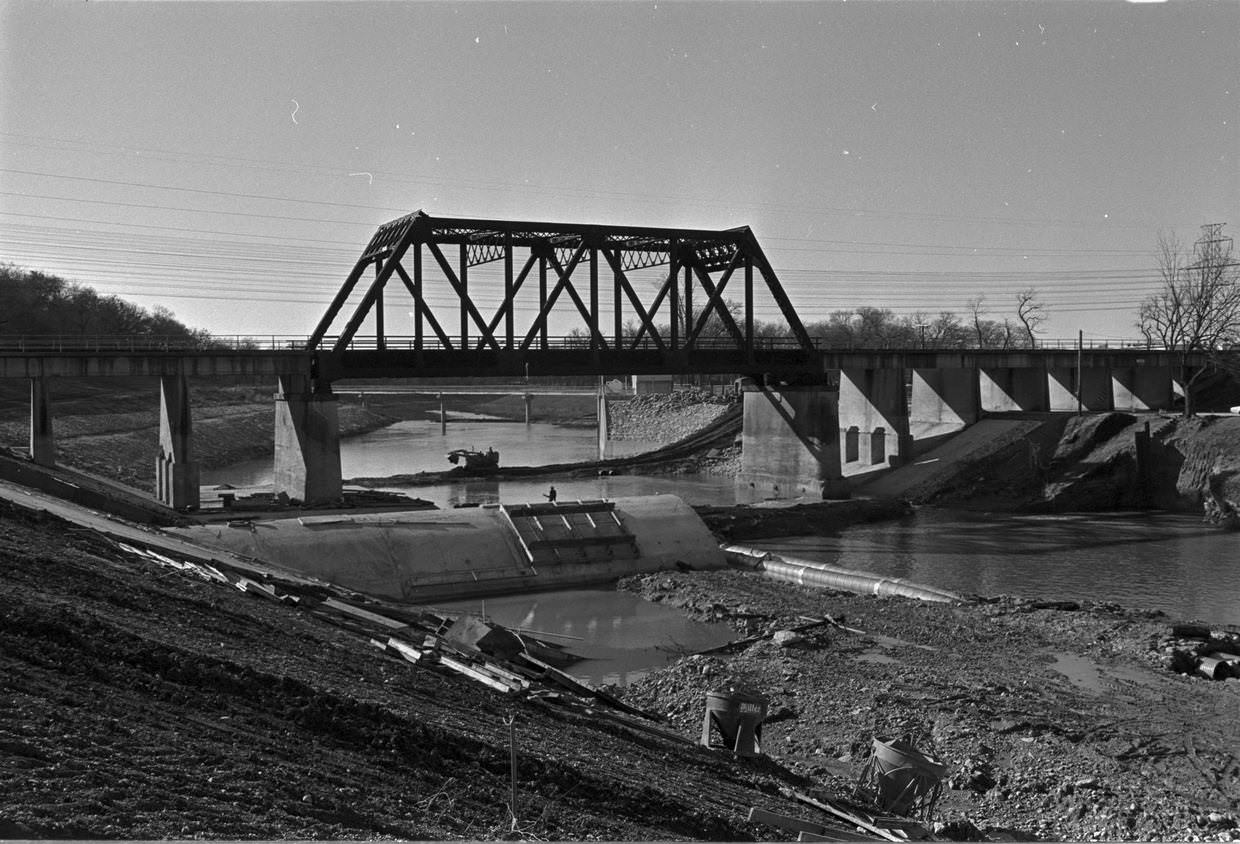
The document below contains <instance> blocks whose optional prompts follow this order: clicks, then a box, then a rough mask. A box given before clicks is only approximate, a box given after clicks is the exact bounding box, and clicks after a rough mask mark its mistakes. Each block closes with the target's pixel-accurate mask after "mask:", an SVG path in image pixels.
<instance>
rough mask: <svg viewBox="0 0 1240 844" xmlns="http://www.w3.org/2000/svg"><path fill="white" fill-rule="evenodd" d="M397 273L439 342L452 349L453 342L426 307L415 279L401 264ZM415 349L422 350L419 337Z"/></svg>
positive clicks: (397, 268) (398, 265) (397, 267)
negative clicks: (414, 282)
mask: <svg viewBox="0 0 1240 844" xmlns="http://www.w3.org/2000/svg"><path fill="white" fill-rule="evenodd" d="M396 272H397V274H398V275H399V276H400V280H401V281H403V282H404V283H405V289H406V290H408V291H409V295H410V296H412V297H413V304H414V307H416V308H421V309H422V314H421V316H422V318H423V319H425V320H426V321H427V322H429V323H430V324H431V330H432V331H434V332H435V336H436V337H438V338H439V342H440V343H443V347H444V348H445V349H451V348H452V341H451V340H450V339H449V338H448V335H447V334H446V333H445V332H444V330H443V328H442V327H441V326H440V325H439V320H437V319H435V313H434V311H432V310H431V309H430V308H427V307H424V306H423V303H422V297H421V296H420V295H418V290H417V288H416V287H415V286H414V284H413V279H411V278H409V274H408V273H406V272H405V268H404V267H402V266H401V265H400V264H397V265H396ZM414 343H415V347H416V348H417V349H418V350H419V351H420V350H421V349H422V338H421V336H420V335H419V336H418V337H417V338H416V339H415V341H414Z"/></svg>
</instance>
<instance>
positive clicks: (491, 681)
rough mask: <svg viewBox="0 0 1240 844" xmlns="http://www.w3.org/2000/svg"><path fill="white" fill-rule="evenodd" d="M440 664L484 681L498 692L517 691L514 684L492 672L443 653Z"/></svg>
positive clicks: (440, 656) (473, 678) (484, 683)
mask: <svg viewBox="0 0 1240 844" xmlns="http://www.w3.org/2000/svg"><path fill="white" fill-rule="evenodd" d="M439 664H440V665H442V666H443V667H445V668H448V669H450V670H452V671H455V672H457V673H458V674H463V675H465V676H466V677H468V678H470V679H471V680H476V681H477V682H479V683H482V684H483V685H484V686H490V687H491V688H492V689H495V690H496V691H497V692H503V693H504V694H510V693H511V692H513V691H515V690H514V689H513V687H512V686H510V685H508V683H507V682H505V681H503V680H500V679H499V678H497V677H494V676H492V675H491V674H488V673H486V672H484V671H479V670H478V669H477V668H475V667H474V666H472V665H466V664H465V663H463V662H460V661H459V660H456V659H453V658H452V657H450V656H444V655H443V654H440V655H439Z"/></svg>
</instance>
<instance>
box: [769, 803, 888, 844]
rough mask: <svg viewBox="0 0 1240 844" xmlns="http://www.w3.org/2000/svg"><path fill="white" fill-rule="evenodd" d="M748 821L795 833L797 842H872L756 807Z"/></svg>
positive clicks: (859, 836)
mask: <svg viewBox="0 0 1240 844" xmlns="http://www.w3.org/2000/svg"><path fill="white" fill-rule="evenodd" d="M749 820H750V821H752V822H754V823H762V824H766V825H767V826H773V827H775V828H776V829H782V830H783V831H784V832H795V833H797V840H798V841H874V840H875V839H874V837H873V836H870V835H862V834H861V833H859V832H853V831H852V830H849V829H832V828H830V827H828V826H826V825H825V824H821V823H816V822H814V821H807V820H803V819H801V818H794V817H792V816H791V815H781V814H780V813H778V812H771V811H768V810H766V809H760V808H758V807H757V806H755V807H753V808H751V809H750V810H749Z"/></svg>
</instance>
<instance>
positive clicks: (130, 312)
mask: <svg viewBox="0 0 1240 844" xmlns="http://www.w3.org/2000/svg"><path fill="white" fill-rule="evenodd" d="M32 335H61V336H63V335H73V336H98V335H123V336H144V337H167V338H170V339H176V340H188V341H192V342H193V343H195V344H199V345H207V344H209V342H210V339H211V338H210V334H209V333H208V332H206V331H202V330H199V329H194V328H190V327H189V326H187V325H185V324H184V323H182V322H181V321H179V320H178V319H177V318H176V317H175V316H174V315H173V313H172V311H170V310H168V309H167V308H165V307H164V306H162V305H156V306H155V307H154V308H153V309H151V310H149V311H148V310H147V309H146V308H143V307H140V306H139V305H135V304H133V303H132V302H126V301H125V300H124V299H121V298H120V297H118V296H105V295H101V294H99V293H97V292H96V291H94V290H92V289H91V288H89V287H86V286H85V285H81V284H75V283H73V282H70V281H67V280H65V279H63V278H60V277H59V276H54V275H48V274H47V273H42V272H39V271H37V270H25V269H21V268H19V267H16V266H13V265H12V264H5V265H0V336H2V337H20V336H25V337H29V336H32Z"/></svg>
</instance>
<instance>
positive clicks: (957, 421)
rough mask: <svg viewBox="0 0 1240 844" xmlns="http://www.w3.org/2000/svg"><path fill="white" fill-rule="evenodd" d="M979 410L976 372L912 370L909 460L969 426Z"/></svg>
mask: <svg viewBox="0 0 1240 844" xmlns="http://www.w3.org/2000/svg"><path fill="white" fill-rule="evenodd" d="M980 406H981V405H980V397H979V395H978V374H977V370H976V369H914V370H913V382H912V390H911V397H910V399H909V420H908V424H909V436H910V437H911V438H912V440H913V448H912V456H916V455H918V454H923V453H925V452H926V451H929V450H930V449H931V448H933V447H934V446H935V445H936V444H937V443H938V442H939V441H940V440H942V439H943V438H944V437H946V436H949V435H951V434H954V433H956V432H957V431H963V430H964V429H965V428H967V427H969V426H970V425H972V424H973V423H974V422H976V421H977V420H978V417H979V415H980V414H979V409H980Z"/></svg>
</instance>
